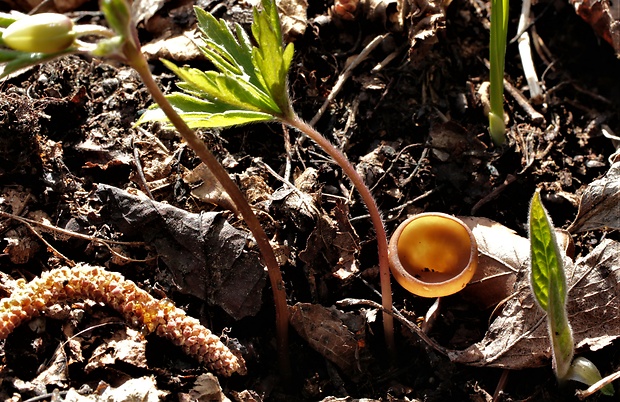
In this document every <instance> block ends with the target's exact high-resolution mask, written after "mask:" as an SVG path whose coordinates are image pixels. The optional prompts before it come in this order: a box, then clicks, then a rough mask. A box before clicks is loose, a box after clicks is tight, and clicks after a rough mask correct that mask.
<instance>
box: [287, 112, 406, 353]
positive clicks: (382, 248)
mask: <svg viewBox="0 0 620 402" xmlns="http://www.w3.org/2000/svg"><path fill="white" fill-rule="evenodd" d="M289 116H290V117H289ZM281 120H282V122H283V123H284V124H287V125H289V126H291V127H294V128H296V129H298V130H299V131H301V132H302V133H304V134H306V135H307V136H308V137H310V138H311V139H312V140H313V141H314V142H316V143H317V144H318V145H319V147H321V148H322V149H323V150H324V151H325V152H327V153H328V154H329V156H331V157H332V158H333V159H334V161H335V162H336V163H337V164H338V165H339V166H340V167H341V168H342V170H343V171H344V173H345V174H346V175H347V176H348V177H349V180H351V182H352V183H353V186H355V188H356V189H357V191H358V192H359V194H360V197H362V201H363V202H364V204H366V207H367V208H368V213H369V215H370V220H371V221H372V224H373V226H374V228H375V234H376V236H377V248H378V254H379V275H380V282H381V303H382V305H383V309H384V312H383V332H384V335H385V343H386V345H387V347H388V350H389V351H390V354H392V357H395V354H396V344H395V342H394V318H393V317H392V315H391V314H389V313H388V312H389V311H392V286H391V283H390V267H389V262H388V242H387V235H386V233H385V228H384V226H383V220H382V219H381V213H380V212H379V208H378V207H377V203H376V202H375V199H374V198H373V196H372V194H371V193H370V190H369V189H368V186H366V183H364V180H363V179H362V178H361V176H360V175H359V174H358V173H357V171H356V170H355V167H353V165H352V164H351V162H349V160H348V159H347V157H346V156H345V155H344V154H343V153H342V152H341V151H340V150H339V149H338V148H336V147H335V146H334V145H333V144H332V143H331V142H329V141H328V140H327V139H326V138H325V137H323V136H322V135H321V134H320V133H319V132H318V131H316V130H315V129H314V128H313V127H312V126H310V125H309V124H308V123H306V122H305V121H303V120H302V119H300V118H299V116H297V115H295V114H289V115H287V116H286V117H281Z"/></svg>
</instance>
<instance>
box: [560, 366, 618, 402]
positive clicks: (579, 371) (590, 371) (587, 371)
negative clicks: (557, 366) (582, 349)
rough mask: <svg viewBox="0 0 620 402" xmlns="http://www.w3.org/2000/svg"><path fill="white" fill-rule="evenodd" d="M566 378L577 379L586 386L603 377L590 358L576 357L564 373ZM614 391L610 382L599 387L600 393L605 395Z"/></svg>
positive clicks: (611, 394) (609, 394)
mask: <svg viewBox="0 0 620 402" xmlns="http://www.w3.org/2000/svg"><path fill="white" fill-rule="evenodd" d="M565 379H567V380H573V381H578V382H580V383H582V384H586V385H587V386H592V385H594V384H595V383H597V382H599V381H600V380H602V379H603V378H602V377H601V373H600V371H598V368H596V366H595V365H594V363H592V362H591V361H590V360H588V359H586V358H585V357H577V358H576V359H575V360H574V361H573V363H572V364H571V366H570V370H569V371H568V373H567V374H566V378H565ZM614 393H615V391H614V387H613V385H611V384H606V385H605V386H604V387H603V388H601V394H603V395H607V396H613V395H614Z"/></svg>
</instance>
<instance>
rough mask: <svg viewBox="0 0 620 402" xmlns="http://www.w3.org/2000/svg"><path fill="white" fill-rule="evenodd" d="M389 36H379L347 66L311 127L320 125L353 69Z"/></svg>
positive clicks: (313, 119) (312, 121) (311, 122)
mask: <svg viewBox="0 0 620 402" xmlns="http://www.w3.org/2000/svg"><path fill="white" fill-rule="evenodd" d="M388 35H389V34H385V35H379V36H377V37H376V38H374V39H373V40H372V41H371V42H370V43H369V44H368V45H366V47H365V48H364V50H362V51H361V52H360V54H359V55H358V56H357V57H356V58H355V59H354V60H353V61H352V62H351V64H349V65H348V66H347V68H346V69H345V70H344V72H343V73H342V74H340V76H339V77H338V80H337V81H336V84H335V85H334V87H333V88H332V91H331V92H330V94H329V96H328V97H327V99H325V102H323V105H322V106H321V108H320V109H319V111H318V112H316V114H315V115H314V117H313V118H312V120H310V123H308V124H309V125H310V126H315V125H316V123H318V121H319V120H320V119H321V117H322V116H323V113H325V111H326V110H327V108H328V107H329V104H330V103H331V102H332V101H333V100H334V99H335V98H336V95H338V93H339V92H340V90H341V89H342V87H343V86H344V83H345V82H346V81H347V80H348V79H349V77H350V76H351V74H352V73H353V69H354V68H355V67H357V66H358V65H359V64H360V63H361V62H362V61H364V60H366V58H367V57H368V55H369V54H370V52H372V51H373V50H374V49H375V48H376V47H377V46H379V44H380V43H381V42H382V41H383V39H385V38H386V37H387V36H388Z"/></svg>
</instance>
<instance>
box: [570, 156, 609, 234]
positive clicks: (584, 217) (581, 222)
mask: <svg viewBox="0 0 620 402" xmlns="http://www.w3.org/2000/svg"><path fill="white" fill-rule="evenodd" d="M619 204H620V162H616V163H614V164H613V165H612V166H611V168H610V169H609V171H608V172H607V174H606V175H605V176H604V177H603V178H601V179H599V180H595V181H593V182H592V183H590V184H589V185H588V187H587V188H586V189H585V191H584V192H583V194H582V195H581V200H580V201H579V212H578V213H577V217H576V218H575V221H574V222H573V223H572V224H571V225H570V227H569V228H568V231H569V232H571V233H579V232H585V231H586V230H595V229H620V208H618V205H619Z"/></svg>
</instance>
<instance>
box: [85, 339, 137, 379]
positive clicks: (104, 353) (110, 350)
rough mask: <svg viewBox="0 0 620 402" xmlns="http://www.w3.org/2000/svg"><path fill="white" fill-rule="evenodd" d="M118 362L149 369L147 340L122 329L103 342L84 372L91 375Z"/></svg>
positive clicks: (94, 352) (89, 360) (96, 349)
mask: <svg viewBox="0 0 620 402" xmlns="http://www.w3.org/2000/svg"><path fill="white" fill-rule="evenodd" d="M118 362H123V363H127V364H130V365H132V366H135V367H141V368H148V366H147V364H146V339H145V338H144V335H143V334H141V333H140V332H138V331H136V330H135V329H132V328H121V329H119V330H118V331H115V332H114V334H113V335H112V336H111V337H110V338H108V339H105V340H104V341H103V343H102V344H101V345H99V346H97V348H95V350H94V351H93V353H92V355H91V357H90V359H88V363H87V364H86V367H84V370H85V371H86V372H87V373H89V372H91V371H93V370H94V369H96V368H99V367H104V366H106V365H112V364H115V363H118Z"/></svg>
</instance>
